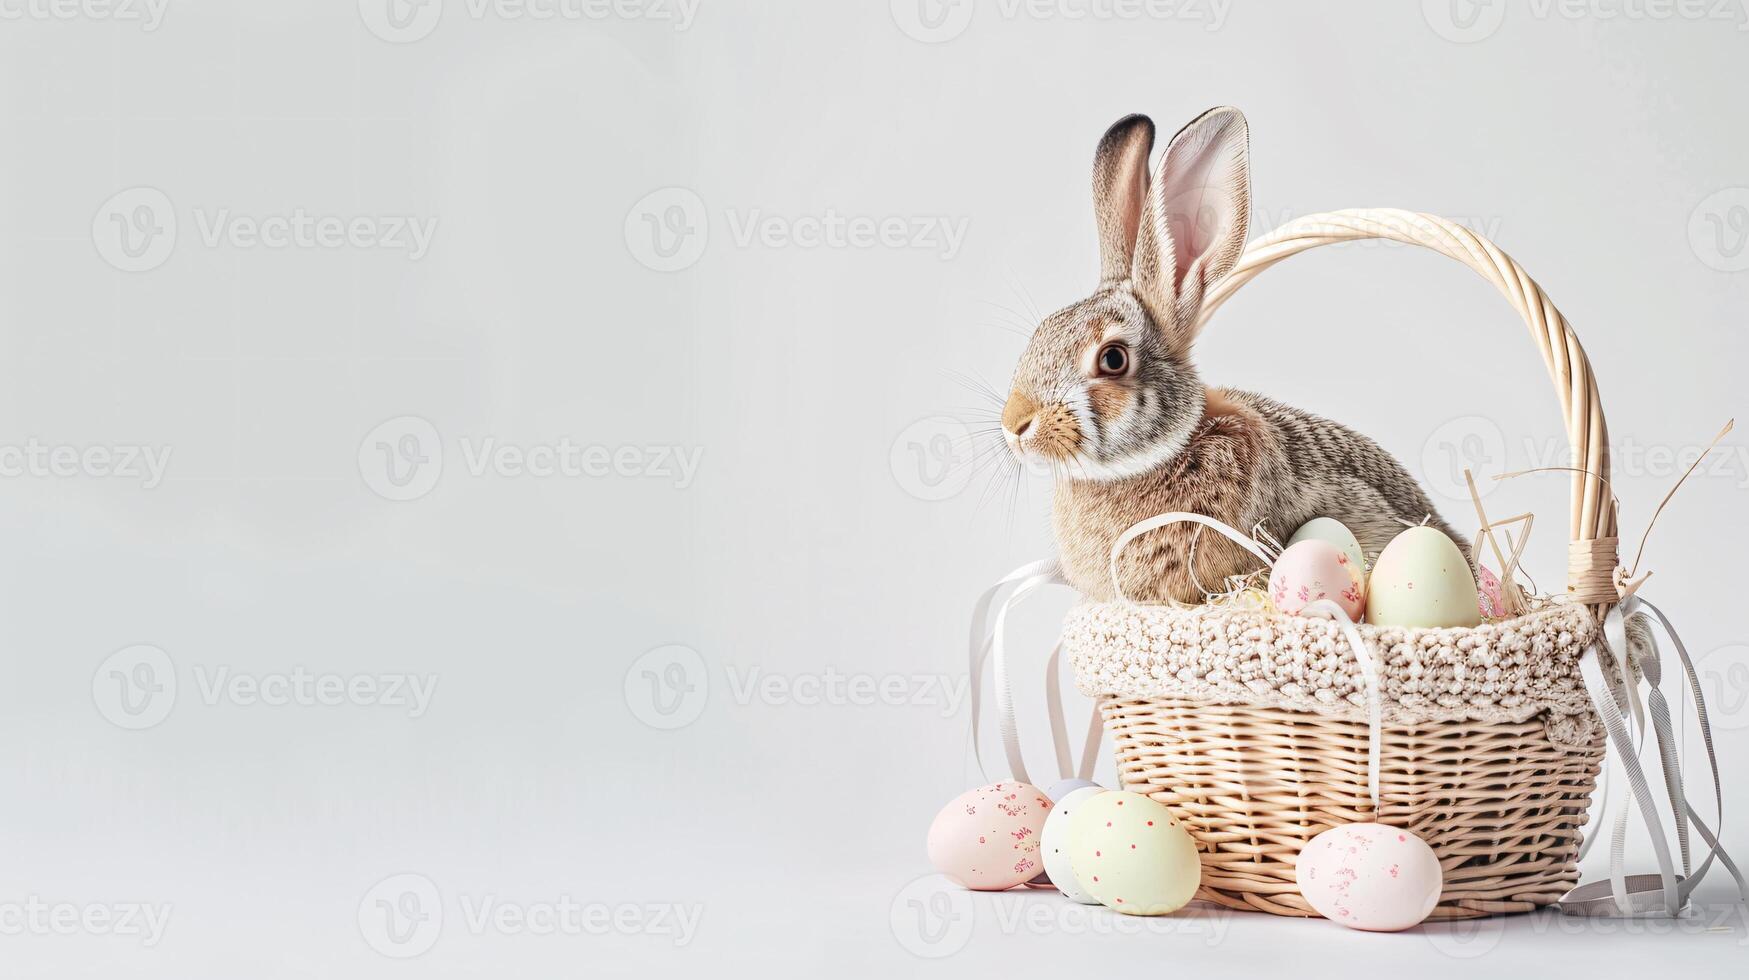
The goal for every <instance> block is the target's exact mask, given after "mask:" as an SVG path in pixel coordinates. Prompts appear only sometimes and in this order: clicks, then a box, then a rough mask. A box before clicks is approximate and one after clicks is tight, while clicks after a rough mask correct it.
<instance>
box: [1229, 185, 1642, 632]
mask: <svg viewBox="0 0 1749 980" xmlns="http://www.w3.org/2000/svg"><path fill="white" fill-rule="evenodd" d="M1364 238H1383V239H1389V240H1390V241H1396V242H1404V243H1406V244H1410V245H1420V246H1423V247H1425V248H1430V249H1432V250H1434V251H1435V252H1438V253H1440V254H1441V255H1444V256H1446V257H1447V258H1452V259H1456V260H1457V261H1459V262H1462V263H1463V264H1465V265H1467V266H1469V267H1470V268H1471V269H1474V270H1475V271H1476V272H1477V273H1478V274H1480V275H1481V276H1482V278H1484V279H1486V280H1488V281H1489V282H1491V283H1493V284H1494V288H1495V289H1498V290H1500V295H1502V296H1504V297H1506V301H1507V302H1509V303H1511V304H1512V308H1513V309H1514V310H1517V311H1518V315H1519V316H1520V317H1522V318H1523V319H1524V325H1525V326H1527V327H1529V328H1530V336H1531V339H1532V340H1534V341H1536V344H1537V347H1538V348H1539V349H1540V350H1541V351H1542V355H1543V364H1544V365H1545V366H1547V367H1548V370H1549V378H1550V380H1552V381H1553V382H1554V385H1555V395H1556V396H1557V397H1558V398H1559V399H1560V402H1561V412H1562V414H1563V415H1564V416H1565V417H1566V422H1567V441H1568V444H1569V445H1570V446H1571V447H1572V464H1571V465H1572V466H1573V467H1574V469H1575V470H1576V471H1577V472H1575V473H1574V474H1573V490H1572V506H1573V519H1572V525H1571V530H1570V532H1569V537H1570V544H1569V546H1568V564H1567V594H1568V595H1569V596H1570V597H1571V598H1572V600H1573V601H1575V602H1580V603H1583V604H1585V605H1587V606H1590V607H1591V609H1592V612H1593V613H1595V614H1596V615H1597V617H1598V620H1599V621H1602V618H1603V616H1604V614H1606V613H1607V612H1608V611H1609V607H1610V606H1611V605H1613V604H1614V603H1615V602H1616V601H1617V598H1618V595H1617V591H1616V586H1615V571H1616V545H1617V542H1616V523H1615V522H1616V515H1615V507H1614V504H1613V502H1612V500H1611V495H1610V492H1609V484H1608V480H1609V430H1608V428H1607V426H1606V425H1605V424H1604V420H1603V405H1602V403H1601V402H1600V401H1599V399H1598V394H1597V381H1596V379H1595V378H1593V377H1592V375H1591V362H1590V361H1589V360H1587V359H1586V357H1585V349H1584V348H1583V347H1581V346H1580V345H1579V338H1578V337H1577V336H1575V335H1574V333H1573V329H1572V327H1570V326H1568V325H1567V318H1566V317H1564V316H1562V315H1561V311H1560V310H1557V309H1555V304H1554V303H1553V302H1551V301H1550V300H1549V298H1548V296H1547V295H1545V294H1544V293H1543V291H1542V287H1540V286H1538V285H1537V284H1536V281H1535V280H1533V279H1531V278H1530V276H1529V275H1528V274H1526V273H1525V271H1524V270H1523V269H1522V268H1520V267H1519V265H1518V263H1517V262H1514V261H1513V260H1512V257H1511V256H1509V255H1507V254H1506V253H1505V252H1502V251H1501V250H1500V249H1499V248H1497V247H1495V245H1494V243H1493V242H1490V241H1488V240H1487V239H1485V238H1483V237H1481V236H1480V235H1477V234H1476V233H1475V232H1473V231H1470V230H1469V229H1467V228H1464V227H1463V226H1461V225H1458V224H1454V223H1452V222H1450V221H1447V220H1445V219H1444V218H1438V217H1434V216H1433V215H1430V214H1419V213H1417V212H1414V211H1400V210H1396V209H1356V210H1350V211H1332V212H1329V213H1327V214H1310V215H1306V216H1305V217H1303V218H1298V219H1296V220H1293V221H1290V222H1288V223H1287V224H1285V225H1282V226H1281V227H1280V228H1277V229H1276V230H1274V231H1272V232H1270V233H1269V234H1267V235H1265V236H1263V237H1262V238H1259V239H1257V240H1255V241H1253V242H1251V244H1250V245H1249V246H1247V247H1246V249H1245V254H1244V256H1243V257H1241V258H1240V260H1239V265H1238V266H1237V268H1235V269H1234V270H1233V273H1232V275H1230V276H1228V277H1227V278H1226V279H1224V280H1222V281H1221V282H1220V283H1219V284H1217V285H1216V286H1215V287H1214V288H1213V289H1211V290H1210V291H1209V293H1208V295H1207V297H1205V299H1204V301H1203V310H1202V315H1201V317H1200V319H1199V320H1198V322H1197V329H1198V330H1199V331H1200V330H1201V328H1202V326H1203V324H1205V323H1207V322H1208V318H1209V316H1210V315H1211V314H1213V313H1214V311H1215V310H1216V309H1218V308H1219V307H1220V305H1221V304H1222V303H1224V302H1226V300H1227V297H1229V296H1231V295H1232V294H1233V292H1234V291H1235V290H1237V289H1238V288H1239V287H1240V286H1243V285H1245V284H1246V283H1248V282H1250V281H1251V280H1252V279H1253V278H1255V277H1256V275H1257V274H1258V273H1260V272H1262V271H1263V270H1264V269H1267V268H1269V267H1270V266H1272V265H1274V264H1276V263H1277V262H1280V261H1281V260H1282V259H1285V258H1287V257H1288V256H1290V255H1297V254H1298V253H1300V252H1304V251H1306V250H1307V249H1312V248H1317V247H1318V246H1320V245H1332V244H1335V243H1337V242H1348V241H1355V240H1358V239H1364Z"/></svg>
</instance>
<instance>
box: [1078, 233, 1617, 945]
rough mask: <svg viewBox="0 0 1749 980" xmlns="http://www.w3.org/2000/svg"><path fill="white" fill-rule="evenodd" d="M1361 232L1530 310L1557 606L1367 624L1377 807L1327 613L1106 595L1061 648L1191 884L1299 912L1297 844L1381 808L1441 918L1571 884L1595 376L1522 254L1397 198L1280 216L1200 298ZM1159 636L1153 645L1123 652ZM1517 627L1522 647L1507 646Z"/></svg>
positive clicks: (1589, 740)
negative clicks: (1511, 682)
mask: <svg viewBox="0 0 1749 980" xmlns="http://www.w3.org/2000/svg"><path fill="white" fill-rule="evenodd" d="M1366 238H1382V239H1390V240H1394V241H1398V242H1403V243H1407V244H1414V245H1421V246H1424V247H1427V248H1431V249H1433V250H1434V251H1437V252H1440V253H1441V254H1444V255H1446V256H1448V257H1450V258H1453V259H1456V260H1458V261H1460V262H1462V263H1464V264H1465V265H1468V266H1469V267H1470V268H1472V269H1474V270H1476V271H1477V272H1478V273H1480V274H1481V275H1482V276H1483V277H1484V278H1486V279H1488V280H1489V281H1490V282H1492V283H1493V284H1494V285H1495V286H1496V287H1497V288H1498V289H1499V290H1500V292H1501V293H1502V294H1503V295H1504V296H1505V297H1506V299H1507V300H1508V301H1509V302H1510V303H1511V304H1512V306H1513V307H1514V308H1515V309H1516V310H1517V311H1518V312H1519V314H1520V316H1522V317H1523V319H1524V322H1525V324H1526V325H1527V326H1528V327H1529V328H1530V333H1531V336H1532V338H1533V339H1534V340H1535V341H1536V343H1537V346H1538V348H1539V349H1540V350H1541V352H1542V355H1543V360H1544V363H1545V364H1546V365H1547V367H1548V370H1549V375H1550V377H1551V378H1552V380H1553V381H1554V386H1555V391H1556V394H1557V396H1558V397H1559V400H1560V404H1561V407H1562V410H1563V412H1564V413H1565V416H1566V422H1567V432H1568V436H1569V439H1570V442H1571V445H1572V450H1573V463H1572V466H1573V467H1574V468H1575V471H1576V472H1575V474H1574V478H1573V487H1572V509H1573V515H1572V524H1571V528H1570V539H1571V542H1572V544H1571V547H1570V551H1569V582H1568V589H1567V595H1566V596H1564V597H1562V598H1561V601H1560V603H1559V604H1557V605H1556V606H1555V607H1553V608H1555V609H1557V610H1559V611H1560V613H1561V614H1560V615H1555V616H1548V615H1545V616H1543V618H1542V619H1540V620H1534V617H1533V616H1525V617H1520V619H1518V620H1511V621H1508V622H1506V623H1504V624H1493V625H1489V624H1484V625H1483V626H1481V627H1478V628H1477V629H1474V630H1464V629H1444V630H1423V631H1408V633H1409V635H1402V634H1403V633H1404V631H1400V630H1399V631H1396V633H1395V634H1392V635H1384V633H1382V632H1381V631H1380V630H1376V629H1370V628H1367V629H1363V633H1364V634H1365V636H1366V642H1367V643H1368V645H1369V647H1370V648H1371V649H1372V650H1373V651H1374V653H1375V654H1376V656H1377V659H1378V661H1379V663H1380V664H1381V665H1382V668H1383V671H1384V673H1385V674H1386V679H1385V684H1384V692H1385V693H1384V700H1385V701H1386V715H1385V717H1386V726H1385V733H1384V752H1383V759H1382V796H1381V801H1382V802H1381V805H1380V812H1378V813H1377V814H1374V813H1373V807H1372V804H1371V798H1370V796H1369V793H1368V790H1367V776H1366V772H1367V724H1366V721H1365V714H1364V710H1363V706H1362V705H1363V702H1364V693H1363V690H1362V689H1360V688H1358V687H1357V685H1356V684H1355V683H1354V677H1353V671H1354V669H1355V666H1356V665H1354V663H1353V658H1352V655H1351V654H1349V653H1347V652H1346V648H1345V647H1344V646H1343V645H1342V643H1341V640H1340V638H1339V637H1338V636H1337V634H1336V630H1335V627H1334V625H1333V624H1329V623H1324V622H1322V621H1316V620H1300V619H1293V618H1290V617H1274V616H1271V617H1264V618H1263V619H1264V621H1248V620H1247V616H1250V617H1252V618H1253V619H1255V618H1256V617H1257V615H1258V614H1255V613H1243V612H1238V611H1233V612H1223V611H1216V610H1209V609H1208V608H1206V607H1204V608H1202V609H1198V610H1188V609H1174V608H1170V607H1162V606H1133V605H1124V604H1116V603H1105V604H1095V605H1087V606H1082V607H1080V608H1079V609H1078V610H1077V611H1076V612H1074V613H1071V615H1070V620H1069V627H1068V629H1066V631H1065V635H1064V650H1065V651H1066V652H1067V653H1068V654H1069V656H1070V658H1071V661H1072V662H1073V663H1074V664H1075V667H1076V673H1077V682H1078V686H1079V687H1080V688H1081V689H1082V691H1083V692H1084V693H1087V694H1090V695H1092V696H1094V697H1095V698H1097V699H1098V701H1099V710H1100V712H1101V714H1102V715H1103V718H1104V724H1105V728H1106V731H1107V732H1108V733H1109V734H1110V735H1111V736H1112V738H1113V741H1114V742H1115V745H1116V752H1117V769H1118V778H1119V780H1120V781H1121V783H1122V785H1123V788H1125V789H1128V790H1132V791H1135V792H1141V793H1147V794H1149V795H1150V796H1152V797H1153V798H1154V799H1156V800H1159V801H1160V802H1161V803H1164V804H1166V805H1167V806H1168V807H1170V808H1171V809H1172V810H1173V812H1174V813H1175V814H1176V815H1177V816H1178V818H1179V819H1180V820H1181V821H1183V822H1184V824H1185V825H1186V826H1187V827H1188V828H1189V829H1190V830H1191V832H1192V834H1193V835H1194V836H1195V837H1196V839H1197V842H1198V846H1199V848H1200V850H1201V852H1202V862H1203V885H1202V890H1201V892H1200V893H1199V897H1201V898H1203V899H1206V900H1209V901H1212V902H1216V903H1219V904H1221V905H1224V906H1228V907H1231V908H1238V909H1250V910H1260V911H1265V912H1273V913H1276V914H1280V915H1315V914H1316V913H1315V912H1313V911H1312V909H1311V907H1310V906H1309V905H1308V904H1307V903H1306V901H1305V900H1304V899H1303V898H1302V897H1301V896H1300V895H1299V893H1298V890H1297V888H1296V886H1295V882H1294V862H1295V860H1296V858H1297V856H1298V854H1299V851H1300V849H1301V847H1303V846H1304V845H1305V844H1306V842H1308V841H1310V840H1311V839H1312V838H1313V837H1314V836H1316V835H1317V834H1319V833H1320V832H1322V831H1324V830H1327V829H1329V828H1331V827H1333V826H1337V825H1340V824H1344V823H1352V822H1356V821H1363V820H1372V819H1377V820H1379V821H1381V822H1384V823H1388V824H1393V825H1396V826H1402V827H1408V828H1411V829H1413V830H1414V831H1415V832H1416V833H1417V834H1419V835H1421V836H1422V837H1423V838H1424V839H1425V840H1426V841H1427V842H1428V843H1429V844H1430V845H1431V846H1432V847H1433V850H1434V852H1435V853H1436V854H1437V855H1438V856H1439V859H1440V863H1441V864H1442V865H1443V867H1444V870H1445V890H1444V893H1443V895H1442V896H1441V899H1440V903H1439V906H1438V908H1437V909H1436V910H1435V912H1434V913H1433V915H1434V917H1435V918H1447V919H1450V918H1467V917H1473V916H1479V915H1488V914H1495V913H1504V912H1522V911H1528V910H1531V909H1534V908H1537V907H1539V906H1543V905H1548V904H1551V903H1553V902H1555V901H1557V900H1558V899H1560V897H1561V896H1562V895H1563V894H1564V893H1565V892H1567V891H1568V889H1570V888H1571V887H1572V886H1573V885H1574V884H1575V883H1576V882H1577V880H1578V877H1579V873H1578V867H1577V862H1578V854H1579V844H1580V828H1581V827H1582V826H1583V825H1584V824H1585V820H1586V811H1587V809H1588V807H1589V805H1590V802H1591V793H1592V788H1593V786H1594V783H1595V779H1596V777H1597V774H1598V771H1599V768H1600V766H1601V765H1602V763H1603V759H1604V749H1605V736H1604V734H1603V731H1602V730H1601V726H1599V725H1597V724H1595V723H1594V722H1595V717H1594V715H1593V714H1592V713H1591V708H1590V702H1589V700H1588V699H1587V698H1586V697H1585V695H1584V687H1583V683H1582V681H1581V680H1580V678H1579V676H1578V670H1577V663H1578V659H1579V656H1580V655H1582V654H1583V653H1584V649H1585V647H1587V646H1588V645H1589V643H1590V638H1591V633H1592V632H1593V630H1594V626H1593V624H1595V623H1597V622H1601V621H1602V619H1603V616H1604V615H1605V614H1606V613H1607V611H1608V609H1609V607H1610V605H1611V604H1613V603H1614V602H1615V601H1616V600H1617V598H1618V592H1617V586H1616V582H1615V578H1614V573H1615V569H1616V539H1615V534H1616V527H1615V521H1616V516H1615V513H1614V509H1613V506H1612V505H1611V502H1610V498H1609V496H1608V493H1607V487H1606V483H1605V482H1604V481H1605V480H1607V477H1608V470H1609V459H1608V437H1607V432H1606V429H1605V426H1604V420H1603V414H1602V409H1601V408H1600V406H1599V402H1598V395H1597V385H1596V383H1595V381H1594V380H1593V379H1592V376H1591V368H1590V365H1589V363H1588V362H1587V360H1586V357H1585V352H1584V350H1583V349H1581V347H1580V346H1579V341H1578V338H1577V337H1575V336H1574V335H1573V332H1572V330H1571V329H1570V328H1569V327H1568V326H1567V322H1566V320H1565V318H1563V317H1562V316H1561V314H1560V312H1559V311H1558V310H1556V309H1555V307H1554V305H1553V304H1552V303H1550V302H1549V300H1548V298H1547V297H1546V296H1544V295H1543V292H1542V290H1541V289H1540V288H1539V287H1538V286H1537V285H1536V283H1535V282H1533V281H1532V280H1531V278H1530V277H1529V276H1528V275H1526V274H1525V273H1524V271H1523V270H1522V269H1520V268H1519V267H1518V264H1517V263H1515V262H1514V261H1513V260H1512V259H1511V258H1509V257H1508V256H1506V255H1505V254H1504V253H1502V252H1501V251H1500V250H1499V249H1497V248H1495V247H1494V246H1493V245H1492V244H1491V243H1489V242H1487V241H1485V240H1483V239H1482V238H1480V237H1478V236H1477V235H1475V234H1474V233H1473V232H1470V231H1468V230H1467V229H1465V228H1462V227H1460V226H1458V225H1455V224H1452V223H1450V222H1447V221H1444V220H1442V219H1439V218H1435V217H1431V216H1428V215H1423V214H1415V213H1412V212H1406V211H1343V212H1336V213H1332V214H1323V215H1312V216H1308V217H1306V218H1302V219H1300V220H1297V221H1294V222H1291V223H1289V224H1287V225H1285V226H1283V227H1281V228H1280V229H1277V230H1276V231H1275V232H1272V233H1271V234H1269V235H1268V236H1266V237H1264V238H1261V239H1259V240H1257V241H1256V242H1253V243H1252V244H1251V246H1250V247H1249V248H1248V249H1247V250H1246V253H1245V255H1244V257H1243V258H1242V259H1241V260H1240V263H1239V265H1238V267H1237V269H1236V270H1235V271H1234V272H1233V274H1232V275H1231V276H1230V277H1229V278H1228V279H1227V280H1225V281H1224V282H1223V283H1222V284H1221V285H1220V286H1219V287H1217V288H1216V289H1215V290H1213V291H1212V292H1211V293H1210V295H1209V297H1208V300H1207V303H1206V306H1205V311H1204V317H1205V319H1206V317H1207V315H1208V314H1209V313H1211V312H1213V310H1214V309H1215V308H1216V307H1218V306H1219V305H1220V304H1221V303H1222V302H1223V301H1224V300H1225V299H1226V298H1227V297H1228V296H1230V295H1231V294H1232V292H1233V290H1235V289H1237V288H1238V287H1239V286H1242V285H1244V284H1245V283H1246V282H1248V281H1250V280H1251V279H1252V278H1253V277H1254V276H1256V275H1257V274H1258V273H1259V272H1262V271H1263V270H1264V269H1266V268H1268V267H1269V266H1271V265H1273V264H1275V263H1276V262H1279V261H1281V260H1282V259H1284V258H1286V257H1288V256H1290V255H1294V254H1296V253H1298V252H1303V251H1305V250H1307V249H1310V248H1315V247H1317V246H1319V245H1327V244H1332V243H1335V242H1342V241H1351V240H1357V239H1366ZM1579 471H1583V472H1579ZM1593 475H1595V477H1596V478H1594V477H1593ZM1533 620H1534V621H1533ZM1269 621H1273V622H1269ZM1089 624H1097V628H1089ZM1502 629H1504V630H1505V631H1506V632H1507V633H1510V634H1511V635H1512V637H1513V639H1512V640H1511V642H1510V643H1507V641H1505V640H1503V639H1502V636H1501V635H1500V633H1501V630H1502ZM1155 641H1158V644H1159V645H1160V646H1161V648H1162V649H1160V650H1155V651H1153V652H1152V653H1150V654H1148V655H1146V656H1144V655H1143V653H1142V652H1141V651H1140V650H1139V649H1137V646H1138V644H1144V643H1154V642H1155ZM1513 644H1517V646H1516V647H1515V649H1517V650H1518V653H1517V654H1514V653H1513V652H1512V650H1511V649H1507V647H1509V646H1512V645H1513ZM1241 646H1244V647H1249V648H1255V649H1256V650H1261V653H1262V657H1261V660H1260V661H1253V662H1249V663H1247V664H1246V665H1243V666H1236V665H1235V662H1234V660H1233V657H1232V654H1233V651H1234V648H1237V647H1241ZM1552 652H1554V653H1558V654H1559V655H1558V656H1557V655H1552ZM1149 656H1155V657H1163V658H1165V659H1164V660H1158V661H1154V662H1150V661H1149V660H1148V657H1149ZM1515 656H1516V658H1517V660H1516V661H1515V662H1516V663H1517V665H1518V666H1519V667H1520V668H1523V671H1524V672H1525V673H1526V674H1527V676H1530V675H1535V676H1538V677H1540V678H1541V681H1540V682H1539V683H1537V684H1535V685H1533V687H1532V688H1531V689H1525V688H1520V689H1519V690H1518V691H1517V693H1515V694H1511V695H1508V696H1504V697H1498V696H1496V695H1498V694H1499V693H1500V692H1499V690H1498V685H1496V686H1495V688H1494V690H1493V693H1490V694H1487V695H1485V696H1480V695H1477V694H1476V692H1475V691H1473V690H1464V691H1458V690H1455V689H1454V688H1453V687H1451V686H1450V685H1449V684H1445V682H1444V681H1441V680H1438V679H1436V678H1435V675H1436V674H1437V669H1436V668H1438V667H1439V665H1440V664H1443V668H1444V669H1446V670H1448V671H1453V670H1455V671H1457V672H1458V676H1460V677H1462V676H1465V675H1464V673H1463V671H1464V669H1465V667H1466V666H1467V667H1469V668H1471V669H1472V671H1473V670H1474V668H1476V667H1477V666H1478V665H1481V664H1487V663H1498V662H1500V660H1499V658H1502V657H1504V658H1505V659H1506V660H1507V661H1512V660H1513V658H1514V657H1515ZM1418 657H1424V658H1426V659H1427V662H1426V663H1421V662H1418V661H1417V658H1418ZM1174 658H1177V659H1174ZM1223 658H1225V659H1223ZM1320 658H1322V662H1323V663H1324V664H1325V665H1326V667H1328V666H1329V665H1330V664H1338V666H1337V667H1336V668H1334V674H1333V675H1332V674H1331V673H1330V672H1329V671H1327V672H1326V674H1325V675H1324V676H1323V679H1322V680H1321V681H1316V682H1314V681H1310V680H1308V679H1307V678H1305V677H1304V676H1303V674H1304V671H1305V665H1306V664H1307V663H1317V662H1319V661H1320ZM1442 658H1443V659H1442ZM1436 662H1437V663H1436ZM1430 670H1432V671H1433V672H1434V673H1433V674H1430V673H1429V671H1430ZM1199 671H1200V673H1199ZM1271 671H1275V672H1276V673H1275V675H1272V674H1271ZM1331 676H1334V678H1335V680H1334V681H1331V679H1330V678H1331ZM1472 679H1474V677H1473V676H1472ZM1319 683H1323V684H1324V685H1325V686H1324V687H1322V688H1320V687H1318V684H1319ZM1452 683H1456V682H1452ZM1442 685H1444V686H1442ZM1459 686H1460V687H1461V686H1462V685H1459ZM1480 686H1481V687H1483V688H1487V687H1488V686H1489V685H1488V683H1487V682H1486V681H1485V680H1484V681H1482V682H1481V685H1480ZM1478 698H1480V700H1481V701H1483V702H1486V703H1481V704H1480V705H1479V704H1478Z"/></svg>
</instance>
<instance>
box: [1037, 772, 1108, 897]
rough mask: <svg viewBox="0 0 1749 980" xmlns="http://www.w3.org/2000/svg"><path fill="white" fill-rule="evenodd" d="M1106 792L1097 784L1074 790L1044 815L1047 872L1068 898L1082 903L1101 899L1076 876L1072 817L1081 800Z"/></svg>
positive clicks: (1042, 849)
mask: <svg viewBox="0 0 1749 980" xmlns="http://www.w3.org/2000/svg"><path fill="white" fill-rule="evenodd" d="M1103 792H1105V790H1103V789H1101V788H1100V787H1098V786H1082V787H1080V788H1078V789H1074V790H1071V791H1070V792H1069V793H1068V794H1067V795H1065V796H1063V797H1062V798H1061V799H1059V800H1057V805H1056V806H1053V807H1051V815H1050V816H1048V817H1046V818H1045V831H1044V835H1043V838H1042V839H1043V841H1044V846H1043V847H1041V848H1040V852H1041V853H1043V854H1044V858H1045V873H1046V874H1048V875H1050V878H1051V884H1053V885H1056V886H1057V891H1060V892H1062V893H1063V896H1064V897H1065V898H1068V899H1071V900H1073V901H1076V902H1080V903H1081V904H1083V905H1098V904H1099V899H1097V898H1094V897H1093V895H1092V893H1090V892H1088V891H1087V890H1086V889H1085V888H1082V887H1081V883H1080V882H1079V881H1076V880H1075V869H1074V864H1073V862H1071V861H1070V860H1069V841H1070V839H1071V838H1070V832H1069V818H1070V815H1071V814H1073V813H1074V812H1075V811H1076V810H1078V809H1080V808H1081V804H1083V803H1085V802H1086V801H1088V800H1090V799H1092V798H1094V797H1095V796H1098V795H1099V794H1101V793H1103Z"/></svg>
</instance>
